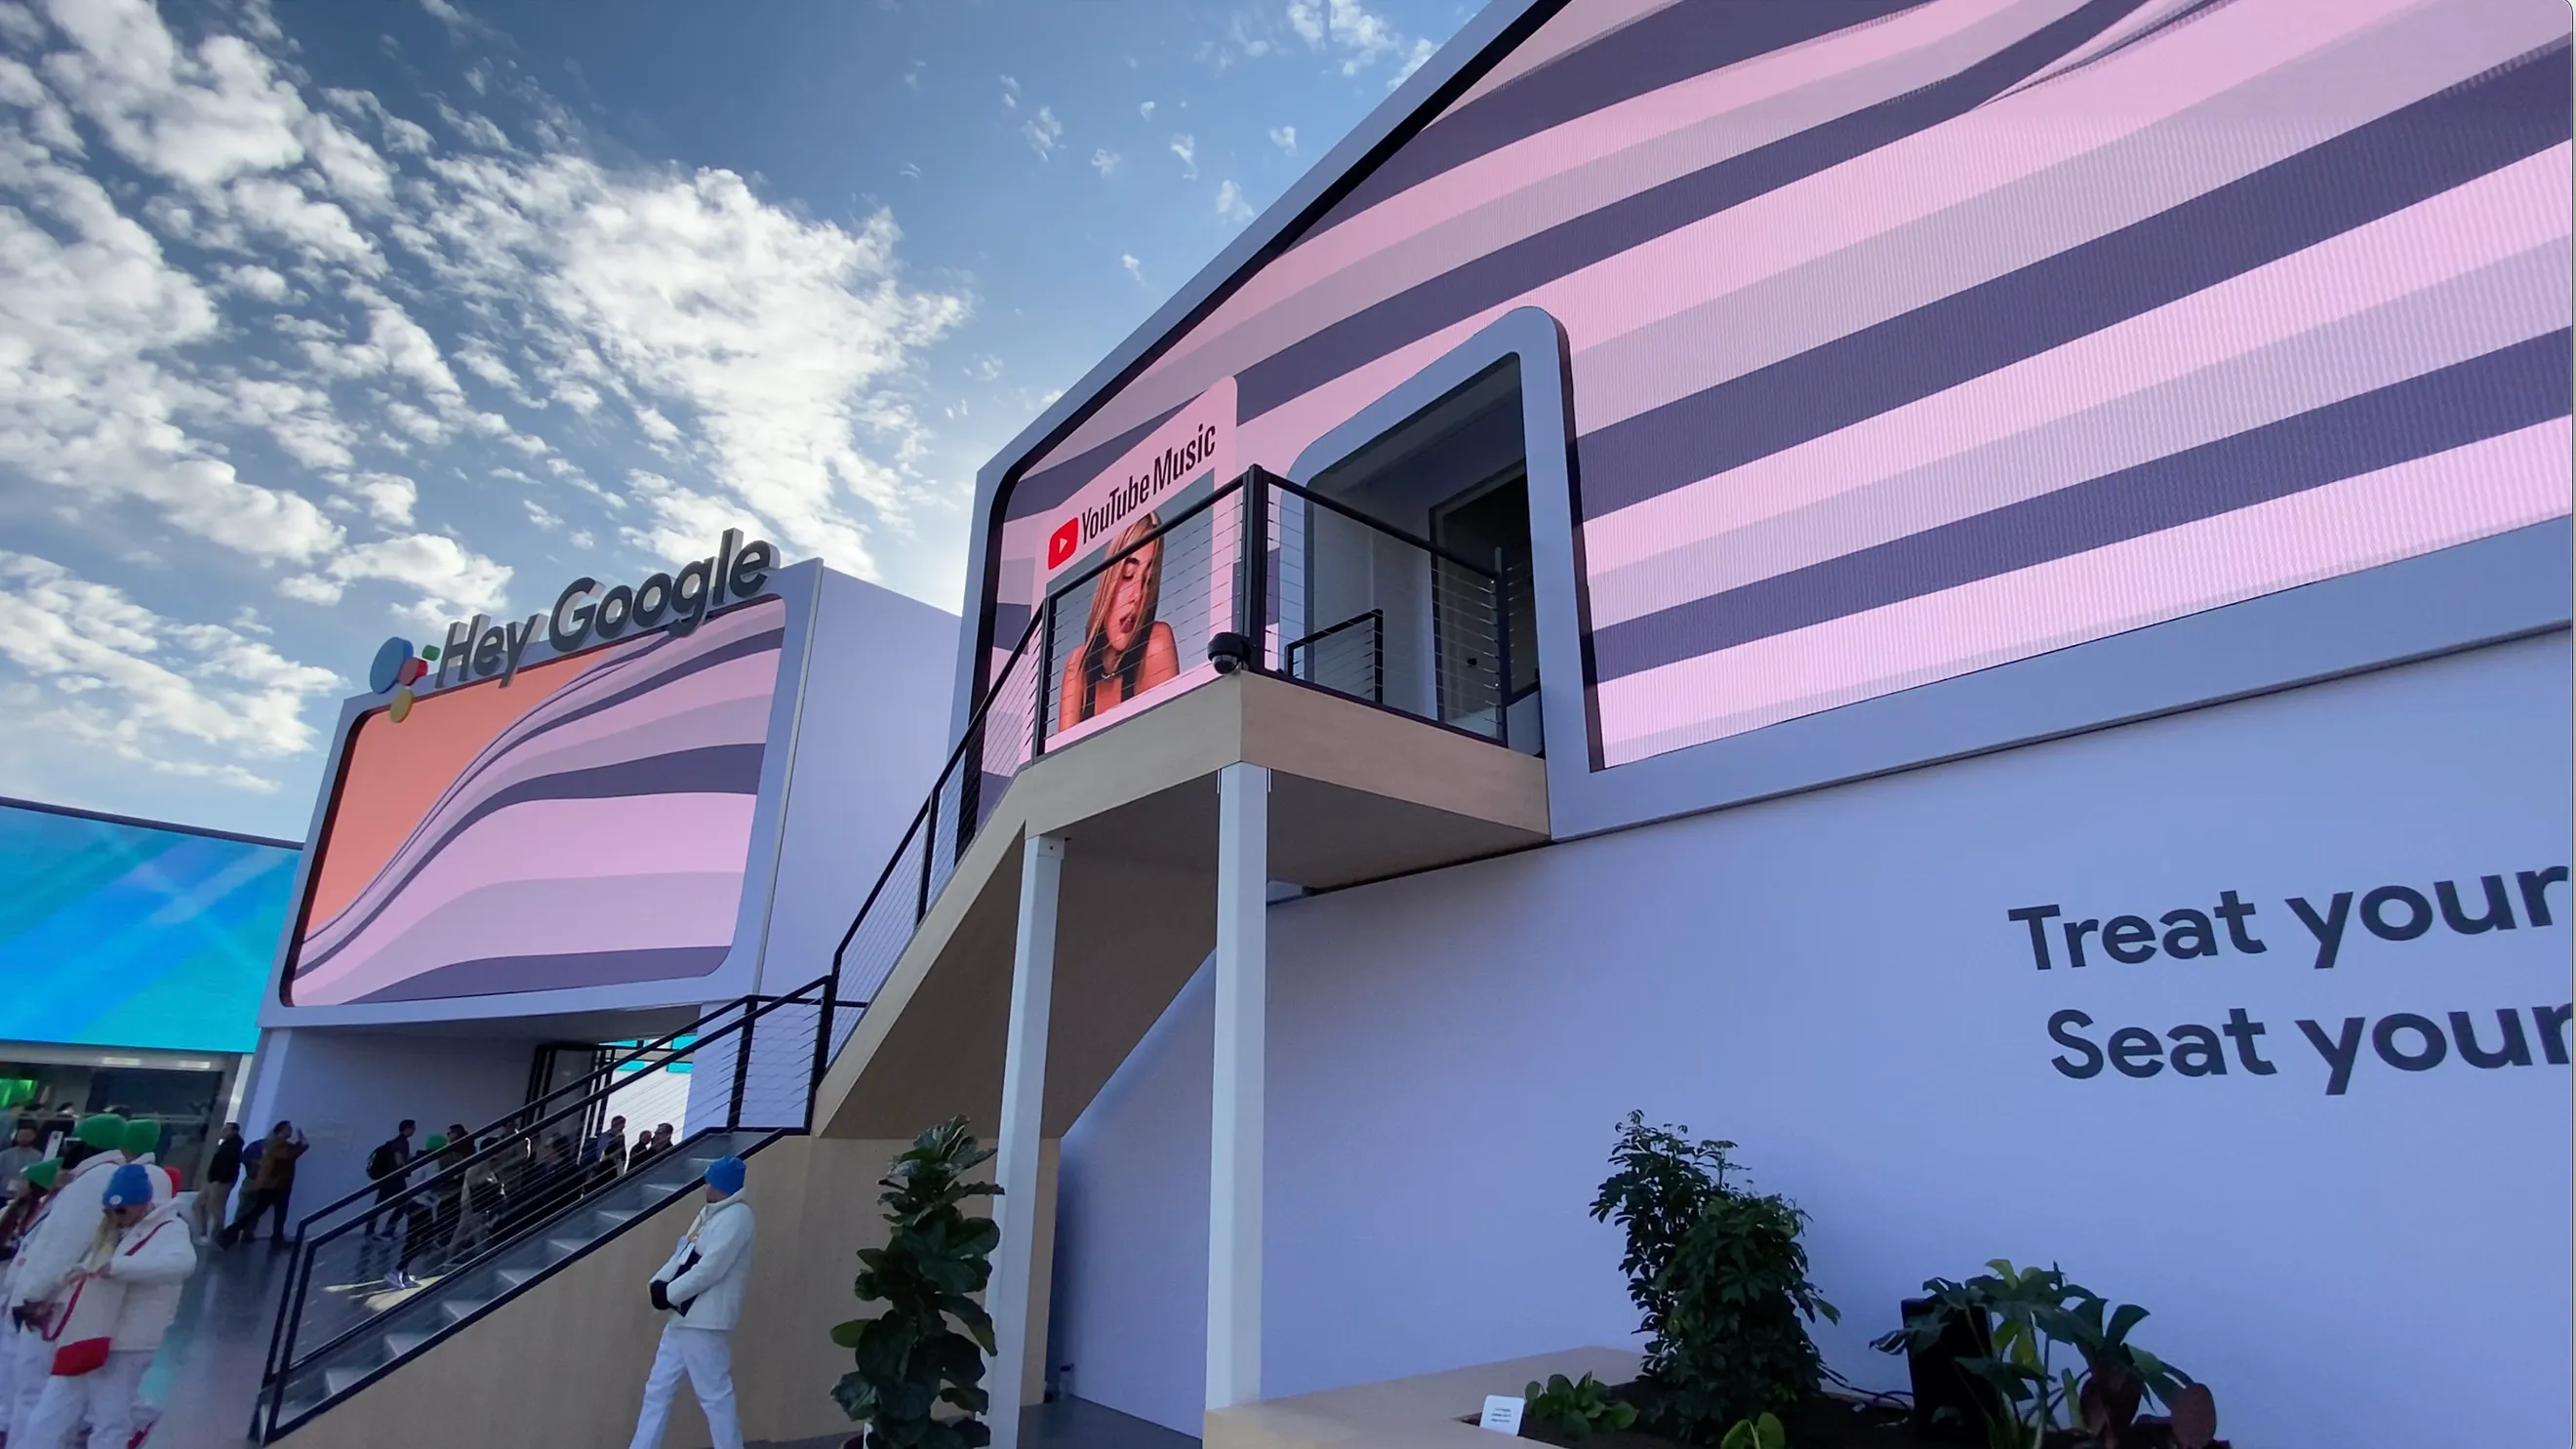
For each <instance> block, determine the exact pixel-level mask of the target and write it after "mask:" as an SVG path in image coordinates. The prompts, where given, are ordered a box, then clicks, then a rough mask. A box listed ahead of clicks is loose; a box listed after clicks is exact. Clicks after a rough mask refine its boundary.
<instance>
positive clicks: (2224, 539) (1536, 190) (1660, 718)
mask: <svg viewBox="0 0 2576 1449" xmlns="http://www.w3.org/2000/svg"><path fill="white" fill-rule="evenodd" d="M2568 35H2569V13H2568V9H2567V6H2566V5H2565V4H2563V3H2560V0H2228V3H2214V0H1928V3H1910V4H1909V3H1894V0H1798V3H1718V0H1679V3H1654V0H1571V3H1567V4H1564V5H1562V6H1560V7H1557V8H1556V9H1555V10H1554V12H1553V13H1552V14H1551V15H1549V16H1548V17H1547V18H1546V19H1545V20H1544V21H1543V22H1542V23H1541V24H1539V25H1538V27H1537V28H1536V29H1535V30H1534V31H1533V32H1531V33H1530V34H1529V35H1528V37H1527V38H1526V39H1524V40H1522V41H1521V42H1520V43H1519V44H1518V45H1517V46H1514V47H1511V48H1510V49H1508V50H1507V51H1506V52H1505V53H1504V54H1502V55H1501V57H1500V58H1499V59H1498V60H1497V61H1496V62H1494V63H1493V64H1492V66H1491V68H1490V69H1488V70H1487V71H1486V72H1485V73H1484V74H1483V75H1481V76H1479V77H1476V78H1475V79H1474V80H1473V82H1472V84H1470V85H1469V86H1468V87H1467V88H1466V89H1465V90H1464V91H1463V92H1462V93H1461V94H1460V95H1459V96H1458V98H1457V99H1455V100H1454V101H1452V102H1450V103H1449V104H1448V105H1447V106H1446V108H1445V109H1444V110H1443V111H1442V112H1441V113H1440V114H1439V115H1438V116H1436V117H1435V118H1433V119H1431V120H1430V121H1429V122H1428V124H1427V125H1425V126H1424V127H1422V128H1421V129H1420V130H1419V131H1418V132H1416V133H1415V134H1414V135H1413V136H1412V137H1411V138H1410V139H1409V140H1407V141H1406V142H1405V143H1404V144H1403V145H1402V146H1401V147H1400V148H1398V149H1396V150H1395V151H1394V152H1393V153H1392V154H1391V155H1389V156H1388V157H1387V159H1386V160H1384V161H1383V162H1382V163H1381V164H1379V165H1378V166H1377V167H1376V168H1375V169H1374V170H1373V171H1371V172H1369V173H1367V174H1366V175H1365V176H1363V177H1361V178H1360V179H1359V180H1358V181H1357V182H1356V184H1355V185H1354V187H1353V188H1352V189H1351V190H1349V191H1348V192H1347V194H1345V195H1344V196H1343V197H1342V198H1341V199H1340V200H1339V201H1338V202H1337V203H1335V204H1334V205H1333V206H1332V207H1331V208H1330V210H1329V211H1327V212H1326V213H1325V214H1323V215H1322V216H1321V217H1320V218H1319V219H1318V220H1316V221H1315V222H1314V223H1313V224H1312V225H1310V226H1309V227H1308V228H1307V229H1306V230H1305V231H1304V232H1303V234H1301V235H1299V236H1297V237H1296V238H1295V239H1294V240H1293V241H1292V242H1291V243H1290V244H1288V245H1287V247H1286V249H1285V250H1284V252H1282V253H1280V254H1278V255H1277V256H1276V257H1275V258H1274V259H1273V260H1271V261H1269V262H1267V263H1266V264H1264V265H1262V266H1261V267H1260V268H1258V269H1257V270H1256V271H1254V272H1252V273H1251V274H1250V275H1249V276H1248V277H1246V278H1243V279H1241V281H1240V282H1239V284H1238V285H1236V286H1235V287H1234V289H1233V290H1232V291H1231V292H1230V293H1226V294H1223V295H1222V296H1221V299H1220V300H1219V301H1218V302H1217V303H1216V305H1214V306H1213V307H1212V308H1211V309H1210V310H1209V311H1208V312H1207V314H1206V315H1205V316H1204V318H1203V319H1202V320H1200V321H1198V322H1196V323H1195V324H1193V325H1192V326H1190V327H1189V328H1188V329H1186V330H1185V331H1183V332H1181V333H1179V334H1178V335H1176V336H1175V337H1173V338H1171V339H1169V340H1168V342H1167V344H1166V345H1165V346H1164V347H1163V350H1162V351H1161V352H1160V353H1159V354H1158V355H1156V356H1154V357H1153V359H1152V360H1151V361H1150V362H1149V363H1148V364H1147V365H1146V366H1145V367H1144V368H1143V370H1142V371H1141V372H1140V373H1139V374H1138V375H1137V376H1135V377H1134V378H1133V379H1132V380H1131V381H1129V382H1127V383H1126V384H1124V385H1123V386H1122V387H1120V388H1119V389H1117V390H1116V391H1115V392H1113V393H1111V394H1110V395H1108V396H1107V398H1106V399H1105V401H1104V402H1103V404H1102V405H1101V406H1100V407H1099V408H1098V410H1097V411H1096V412H1094V413H1093V414H1092V415H1091V416H1090V417H1089V418H1088V419H1086V420H1085V421H1084V422H1083V423H1082V424H1081V425H1080V426H1079V427H1077V428H1076V429H1075V430H1074V431H1072V432H1071V433H1070V434H1069V435H1067V437H1066V438H1065V439H1064V441H1063V442H1061V443H1060V444H1059V445H1057V446H1055V447H1054V448H1053V449H1052V450H1051V451H1049V452H1048V453H1046V454H1044V455H1043V456H1040V457H1038V458H1036V459H1034V460H1032V461H1030V462H1029V463H1028V464H1027V466H1026V468H1025V469H1024V470H1023V472H1022V474H1021V476H1020V477H1019V479H1018V481H1017V482H1016V484H1014V485H1013V486H1012V487H1011V489H1010V491H1009V492H1008V493H1006V494H1005V496H1004V499H1003V503H1002V505H1001V506H1002V510H1003V512H1004V513H1005V514H1006V515H1007V517H1006V519H1005V521H1004V527H1003V528H1002V530H1001V543H1000V547H999V567H998V568H997V569H996V570H995V577H996V578H997V579H998V580H999V581H1000V584H999V588H998V597H997V598H996V600H995V605H996V608H995V635H996V637H1007V636H1008V635H1009V633H1010V630H1011V627H1012V625H1013V621H1014V620H1024V619H1026V618H1027V617H1028V606H1029V605H1030V604H1032V603H1033V602H1034V597H1033V593H1032V589H1033V583H1032V581H1033V580H1034V579H1035V578H1036V577H1038V575H1039V570H1038V569H1036V568H1035V567H1034V560H1031V559H1029V558H1028V557H1027V555H1028V554H1029V553H1030V551H1031V550H1033V549H1034V548H1036V547H1037V546H1038V544H1039V543H1040V542H1041V541H1042V531H1041V530H1038V529H1035V528H1033V527H1030V526H1028V525H1030V524H1034V523H1035V522H1036V521H1037V520H1039V519H1040V518H1042V517H1043V516H1046V515H1048V514H1049V513H1050V511H1051V510H1054V509H1058V508H1060V507H1061V506H1062V503H1063V500H1065V499H1068V498H1071V497H1073V496H1074V495H1075V494H1076V493H1078V492H1080V491H1081V490H1082V489H1084V488H1085V487H1087V486H1090V485H1091V484H1092V482H1093V480H1095V479H1096V478H1098V477H1099V476H1100V475H1101V474H1102V472H1103V471H1104V469H1105V468H1106V467H1107V466H1108V464H1109V463H1110V461H1111V460H1113V459H1115V458H1116V457H1118V456H1119V455H1121V454H1122V453H1123V452H1124V451H1125V450H1127V449H1128V448H1130V447H1131V446H1133V445H1134V443H1135V442H1136V441H1138V440H1140V439H1142V438H1144V437H1145V436H1147V435H1148V434H1149V433H1150V432H1152V431H1153V430H1154V429H1155V428H1156V426H1157V425H1158V424H1159V423H1160V422H1162V421H1163V420H1165V419H1168V418H1170V417H1173V416H1174V415H1175V414H1176V413H1177V412H1178V410H1179V409H1181V408H1183V407H1184V406H1186V405H1188V404H1189V403H1190V402H1191V400H1193V399H1196V398H1199V397H1201V396H1202V395H1204V394H1206V393H1207V392H1208V390H1209V389H1210V388H1212V387H1214V386H1216V385H1217V384H1219V383H1220V382H1225V383H1227V384H1228V385H1229V386H1230V387H1231V388H1232V390H1233V395H1234V398H1235V404H1236V410H1237V411H1236V416H1235V418H1234V420H1233V423H1234V426H1233V428H1232V430H1231V431H1232V436H1231V446H1232V454H1233V458H1234V460H1235V461H1236V462H1237V463H1238V464H1239V465H1240V464H1253V463H1259V464H1262V465H1265V466H1268V467H1271V468H1274V469H1279V470H1282V471H1284V470H1285V469H1286V468H1287V466H1288V465H1289V464H1290V463H1291V462H1292V461H1293V460H1294V459H1296V458H1297V456H1298V455H1299V453H1300V452H1301V450H1303V449H1304V448H1305V447H1306V446H1307V445H1308V444H1309V443H1311V442H1313V441H1314V440H1315V439H1317V438H1319V437H1321V436H1322V435H1323V434H1325V433H1326V432H1327V431H1329V430H1331V429H1332V428H1334V427H1335V426H1336V425H1337V424H1340V423H1341V422H1343V421H1344V420H1346V419H1348V418H1350V417H1352V416H1354V415H1355V414H1357V413H1358V412H1359V411H1360V410H1361V409H1363V408H1364V407H1366V406H1367V405H1368V404H1370V403H1371V402H1372V401H1374V400H1375V399H1377V398H1380V397H1382V396H1384V395H1385V394H1387V393H1388V392H1390V391H1391V390H1393V389H1395V388H1396V387H1397V386H1398V385H1399V384H1402V383H1403V382H1404V381H1405V380H1406V379H1407V378H1409V377H1411V376H1412V375H1414V374H1415V373H1417V372H1418V371H1420V370H1421V369H1422V368H1423V367H1425V366H1426V365H1427V364H1429V363H1431V362H1432V361H1434V360H1435V359H1437V358H1439V357H1440V356H1442V355H1443V354H1444V353H1446V352H1448V351H1449V350H1450V349H1452V348H1454V347H1456V346H1458V345H1459V344H1460V343H1461V342H1463V341H1464V340H1466V339H1467V338H1469V337H1470V336H1472V335H1473V334H1475V333H1476V332H1477V331H1478V330H1479V329H1481V328H1483V327H1484V326H1485V325H1486V324H1488V323H1490V322H1492V321H1493V320H1494V319H1496V318H1498V317H1500V316H1502V315H1503V314H1504V313H1506V312H1508V311H1511V310H1512V309H1515V308H1520V307H1537V308H1541V309H1543V310H1545V311H1546V312H1548V313H1549V314H1551V315H1552V316H1553V317H1555V318H1556V319H1557V322H1558V323H1559V325H1560V326H1561V327H1562V328H1563V330H1564V333H1565V336H1566V340H1567V347H1568V356H1569V374H1570V387H1571V391H1572V395H1573V396H1572V417H1573V420H1574V431H1575V434H1576V436H1575V438H1574V440H1573V443H1574V464H1575V466H1574V479H1575V490H1574V491H1575V495H1576V496H1575V500H1574V507H1575V512H1576V516H1575V518H1574V520H1573V522H1574V525H1575V527H1576V529H1577V536H1578V538H1579V541H1580V548H1579V550H1578V553H1577V559H1578V565H1579V568H1578V575H1577V580H1576V582H1577V586H1578V587H1579V588H1580V589H1582V590H1583V592H1584V595H1585V597H1584V599H1583V601H1582V603H1583V609H1584V613H1583V618H1584V620H1585V623H1586V627H1587V628H1588V630H1589V635H1588V638H1587V640H1586V644H1587V645H1588V648H1587V649H1586V650H1585V653H1586V655H1587V661H1588V667H1589V669H1590V671H1591V677H1590V678H1589V679H1587V680H1585V681H1584V685H1585V687H1586V688H1587V689H1589V690H1590V691H1591V692H1592V696H1593V705H1594V709H1593V717H1594V719H1595V720H1596V721H1597V724H1596V729H1597V731H1598V733H1597V737H1596V738H1595V739H1593V740H1592V741H1591V747H1592V756H1593V760H1594V762H1595V764H1596V766H1615V765H1619V764H1623V763H1627V762H1631V761H1635V760H1641V759H1645V758H1648V757H1651V756H1654V755H1657V754H1661V753H1663V752H1666V751H1670V750H1674V749H1679V748H1683V747H1686V746H1690V745H1696V744H1701V743H1705V742H1708V741H1713V740H1720V739H1725V738H1728V737H1731V736H1735V735H1740V734H1743V733H1746V732H1748V731H1752V730H1756V729H1760V728H1762V727H1764V726H1767V725H1771V724H1776V723H1780V722H1782V721H1785V720H1791V719H1796V718H1799V717H1801V716H1805V715H1811V714H1814V713H1817V712H1820V711H1823V710H1828V709H1832V708H1835V707H1837V706H1840V705H1845V704H1850V703H1854V702H1857V701H1861V700H1866V699H1869V698H1873V697H1876V696H1880V695H1885V694H1888V693H1891V692H1894V691H1898V690H1903V689H1907V688H1911V687H1914V686H1918V685H1923V684H1928V683H1932V682H1934V681H1938V680H1943V679H1948V678H1952V677H1955V676H1959V675H1963V674H1967V673H1969V672H1972V671H1975V670H1979V669H1983V668H1988V667H1991V666H1995V665H2000V664H2005V663H2009V662H2011V661H2014V660H2019V659H2025V658H2029V657H2032V656H2034V655H2038V654H2042V653H2046V652H2049V651H2052V650H2057V649H2062V648H2066V647H2069V646H2072V645H2077V644H2082V643H2085V642H2087V641H2090V640H2095V639H2100V638H2104V637H2106V636H2110V635H2113V634H2118V633H2121V632H2124V631H2127V630H2132V629H2137V628H2140V627H2144V626H2147V625H2152V624H2156V623H2159V622H2162V621H2166V620H2170V619H2175V618H2179V617H2182V616H2185V615H2189V614H2193V613H2196V612H2199V611H2202V610H2207V609H2211V608H2216V607H2219V606H2222V605H2226V604H2230V603H2234V602H2238V601H2241V600H2245V599H2250V598H2255V597H2258V596H2261V595H2265V594H2270V593H2275V592H2278V591H2281V590H2285V589H2290V588H2294V587H2297V586H2299V585H2302V584H2307V583H2311V582H2315V581H2319V580H2324V579H2330V578H2334V577H2338V576H2341V575H2346V574H2351V573H2354V572H2357V571H2360V570H2363V569H2368V568H2372V567H2374V566H2377V565H2382V564H2387V563H2392V562H2395V561H2398V560H2401V559H2405V558H2410V557H2414V556H2418V555H2421V554H2425V553H2429V552H2432V551H2434V550H2437V549H2442V548H2446V547H2449V546H2453V545H2457V544H2462V543H2466V542H2470V541H2473V540H2476V539H2479V538H2483V537H2488V536H2491V535H2496V534H2500V533H2504V532H2507V531H2510V530H2513V529H2516V528H2520V527H2523V526H2526V525H2530V524H2535V523H2540V522H2544V521H2546V520H2549V519H2553V518H2559V517H2564V516H2565V515H2566V514H2567V513H2568V511H2569V487H2568V481H2569V474H2568V457H2569V445H2570V439H2569V431H2568V424H2569V398H2570V393H2571V382H2570V365H2569V358H2570V346H2571V344H2570V331H2569V328H2570V299H2569V271H2570V257H2569V214H2570V198H2569V181H2568V177H2569V144H2568V143H2569V114H2570V63H2569V47H2568ZM1543 441H1544V440H1542V442H1543Z"/></svg>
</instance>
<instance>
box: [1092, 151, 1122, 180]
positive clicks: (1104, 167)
mask: <svg viewBox="0 0 2576 1449" xmlns="http://www.w3.org/2000/svg"><path fill="white" fill-rule="evenodd" d="M1122 159H1123V158H1122V157H1120V156H1119V154H1118V153H1117V152H1115V151H1112V150H1110V149H1109V148H1108V147H1106V146H1103V147H1101V148H1100V149H1099V150H1097V151H1094V152H1092V153H1091V169H1092V170H1094V171H1097V172H1099V173H1100V175H1101V177H1102V179H1104V180H1106V179H1107V178H1109V177H1112V176H1115V175H1117V174H1118V163H1119V161H1120V160H1122Z"/></svg>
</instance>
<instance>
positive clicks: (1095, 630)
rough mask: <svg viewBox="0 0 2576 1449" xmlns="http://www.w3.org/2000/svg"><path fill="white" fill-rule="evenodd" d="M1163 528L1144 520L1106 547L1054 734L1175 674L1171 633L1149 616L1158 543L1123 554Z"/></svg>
mask: <svg viewBox="0 0 2576 1449" xmlns="http://www.w3.org/2000/svg"><path fill="white" fill-rule="evenodd" d="M1161 526H1162V523H1161V520H1159V519H1157V518H1156V517H1155V516H1154V515H1153V514H1151V513H1148V514H1146V515H1144V516H1143V517H1141V518H1139V519H1137V520H1136V521H1135V522H1133V523H1130V524H1128V525H1127V526H1126V527H1125V528H1124V529H1121V530H1120V531H1119V534H1118V537H1117V538H1116V539H1115V540H1114V541H1112V542H1111V544H1110V545H1109V556H1110V557H1111V558H1114V559H1117V560H1118V561H1117V562H1116V563H1113V564H1111V565H1110V566H1109V567H1108V568H1107V569H1106V570H1104V571H1102V573H1101V575H1100V581H1099V583H1098V585H1097V586H1096V587H1094V588H1093V590H1092V592H1091V618H1090V620H1089V621H1088V622H1087V623H1085V624H1084V625H1083V630H1082V642H1081V643H1080V644H1078V645H1077V646H1075V647H1074V649H1073V650H1072V651H1071V653H1070V654H1068V655H1067V657H1066V659H1065V661H1064V678H1063V680H1062V682H1061V686H1060V688H1059V689H1058V690H1057V692H1056V700H1057V704H1056V728H1057V729H1059V730H1065V729H1071V728H1072V727H1073V726H1075V725H1078V724H1080V723H1082V722H1083V721H1084V720H1087V719H1089V718H1091V717H1092V716H1093V715H1096V714H1098V713H1100V712H1101V711H1102V710H1105V709H1110V708H1113V707H1115V706H1117V705H1121V704H1124V703H1126V702H1127V701H1128V700H1131V699H1134V698H1135V697H1136V696H1138V695H1140V694H1143V693H1144V692H1145V691H1146V690H1149V689H1152V688H1153V687H1154V686H1156V685H1158V684H1162V683H1164V682H1165V681H1167V680H1171V679H1174V678H1177V677H1178V676H1179V675H1180V672H1181V651H1180V646H1179V645H1177V644H1175V643H1174V642H1173V641H1172V626H1171V625H1169V624H1166V623H1163V622H1162V621H1161V620H1159V619H1156V618H1155V617H1154V609H1155V606H1156V605H1157V604H1159V603H1160V602H1161V601H1162V596H1163V541H1162V540H1161V539H1159V538H1157V539H1154V540H1153V541H1152V542H1150V543H1146V544H1144V545H1143V546H1141V547H1138V548H1137V549H1136V551H1135V552H1133V553H1128V554H1125V556H1124V557H1121V556H1120V555H1121V552H1122V551H1123V550H1125V549H1127V548H1128V547H1129V546H1130V545H1133V544H1135V543H1136V542H1137V541H1138V540H1139V539H1142V538H1144V537H1145V536H1146V535H1148V534H1150V533H1152V532H1153V531H1154V530H1155V529H1157V528H1160V527H1161Z"/></svg>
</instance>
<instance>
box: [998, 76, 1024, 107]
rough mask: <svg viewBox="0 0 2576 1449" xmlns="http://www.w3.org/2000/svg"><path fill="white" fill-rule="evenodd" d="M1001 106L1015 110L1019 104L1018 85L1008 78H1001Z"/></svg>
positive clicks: (1014, 80) (1016, 81)
mask: <svg viewBox="0 0 2576 1449" xmlns="http://www.w3.org/2000/svg"><path fill="white" fill-rule="evenodd" d="M1002 104H1003V105H1005V106H1009V107H1011V108H1012V109H1014V110H1016V109H1018V108H1019V104H1020V83H1019V81H1018V80H1016V79H1014V78H1013V77H1010V76H1004V77H1002Z"/></svg>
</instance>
